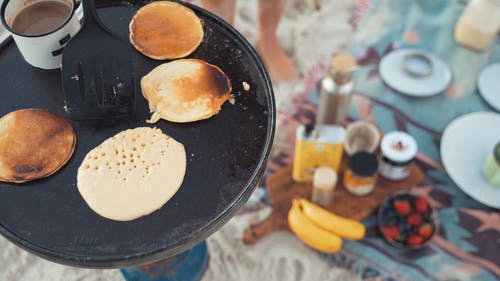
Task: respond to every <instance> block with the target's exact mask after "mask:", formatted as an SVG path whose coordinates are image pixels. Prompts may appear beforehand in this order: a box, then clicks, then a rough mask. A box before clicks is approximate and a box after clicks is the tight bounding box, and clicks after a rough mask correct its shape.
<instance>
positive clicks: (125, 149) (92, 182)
mask: <svg viewBox="0 0 500 281" xmlns="http://www.w3.org/2000/svg"><path fill="white" fill-rule="evenodd" d="M185 172H186V152H185V150H184V145H182V144H181V143H179V142H177V141H176V140H174V139H173V138H172V137H170V136H168V135H166V134H164V133H163V132H162V131H161V130H160V129H156V128H155V129H153V128H147V127H142V128H135V129H130V130H126V131H123V132H120V133H118V134H116V135H115V136H113V137H111V138H109V139H107V140H105V141H104V142H103V143H101V144H100V145H99V146H97V147H96V148H94V149H93V150H91V151H90V152H89V153H88V154H87V155H86V156H85V159H84V160H83V162H82V164H81V166H80V167H79V168H78V175H77V185H78V190H79V191H80V194H81V195H82V197H83V199H84V200H85V202H87V204H88V205H89V207H90V208H91V209H92V210H94V211H95V212H96V213H98V214H99V215H101V216H103V217H105V218H108V219H112V220H117V221H129V220H134V219H137V218H139V217H142V216H145V215H148V214H150V213H152V212H154V211H155V210H158V209H160V208H161V207H162V206H163V205H164V204H165V203H167V201H168V200H170V198H172V196H174V194H175V193H176V192H177V190H179V188H180V186H181V184H182V181H183V180H184V174H185Z"/></svg>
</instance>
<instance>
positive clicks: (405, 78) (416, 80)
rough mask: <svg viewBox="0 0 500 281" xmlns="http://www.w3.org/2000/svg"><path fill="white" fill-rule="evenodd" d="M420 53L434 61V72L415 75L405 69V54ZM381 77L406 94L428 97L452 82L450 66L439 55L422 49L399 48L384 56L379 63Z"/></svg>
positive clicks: (439, 91) (389, 84) (393, 87)
mask: <svg viewBox="0 0 500 281" xmlns="http://www.w3.org/2000/svg"><path fill="white" fill-rule="evenodd" d="M411 53H419V54H423V55H425V56H427V57H428V58H429V59H430V60H431V62H432V65H433V67H432V73H431V74H430V75H429V76H425V77H414V76H411V75H409V74H408V73H406V72H405V71H403V69H402V67H401V66H402V63H403V59H404V56H405V55H407V54H411ZM379 73H380V77H381V78H382V80H384V82H385V83H386V84H387V85H388V86H389V87H391V88H392V89H394V90H396V91H398V92H400V93H402V94H406V95H410V96H416V97H427V96H432V95H436V94H439V93H441V92H442V91H444V90H445V89H446V87H447V86H448V85H449V84H450V82H451V71H450V69H449V67H448V66H447V65H446V63H444V61H442V60H441V59H440V58H438V57H437V56H435V55H433V54H431V53H429V52H426V51H424V50H420V49H399V50H396V51H393V52H391V53H389V54H388V55H386V56H384V57H383V58H382V60H381V61H380V64H379Z"/></svg>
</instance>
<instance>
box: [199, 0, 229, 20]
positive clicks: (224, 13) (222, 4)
mask: <svg viewBox="0 0 500 281" xmlns="http://www.w3.org/2000/svg"><path fill="white" fill-rule="evenodd" d="M201 4H202V6H203V8H205V9H207V10H209V11H210V12H212V13H214V14H216V15H217V16H219V17H221V18H222V19H224V20H225V21H227V22H228V23H230V24H231V25H232V24H233V23H234V13H235V7H236V2H235V0H202V1H201Z"/></svg>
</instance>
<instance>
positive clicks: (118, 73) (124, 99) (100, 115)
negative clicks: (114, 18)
mask: <svg viewBox="0 0 500 281" xmlns="http://www.w3.org/2000/svg"><path fill="white" fill-rule="evenodd" d="M62 89H63V93H64V98H65V101H66V110H67V112H68V114H69V117H70V118H71V119H73V120H95V119H97V120H99V119H116V118H125V117H127V116H130V115H131V114H133V112H134V109H135V81H134V75H133V68H132V60H131V54H130V45H129V44H128V42H126V41H124V40H122V39H120V38H118V37H116V36H115V35H113V34H110V33H108V31H105V30H103V29H101V28H100V27H99V26H97V25H90V26H88V25H86V26H84V28H83V29H82V30H81V31H80V32H79V33H78V34H77V35H76V36H75V37H74V38H73V39H71V41H70V42H69V43H68V45H66V47H65V48H64V52H63V58H62Z"/></svg>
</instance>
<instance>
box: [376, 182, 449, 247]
mask: <svg viewBox="0 0 500 281" xmlns="http://www.w3.org/2000/svg"><path fill="white" fill-rule="evenodd" d="M377 219H378V226H379V230H380V233H381V234H382V236H383V237H384V238H385V240H387V242H389V244H391V245H393V246H396V247H399V248H405V249H420V248H422V247H424V246H425V245H426V244H427V242H429V240H431V239H432V237H433V236H434V235H435V234H436V233H437V232H438V228H439V217H438V215H437V211H436V209H435V208H434V207H432V206H431V205H430V204H429V201H428V200H427V198H425V197H423V196H420V195H417V194H414V193H411V192H408V191H402V192H397V193H395V194H393V195H391V196H390V197H389V198H387V199H386V200H385V201H384V202H383V203H382V204H381V205H380V207H379V209H378V217H377Z"/></svg>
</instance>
